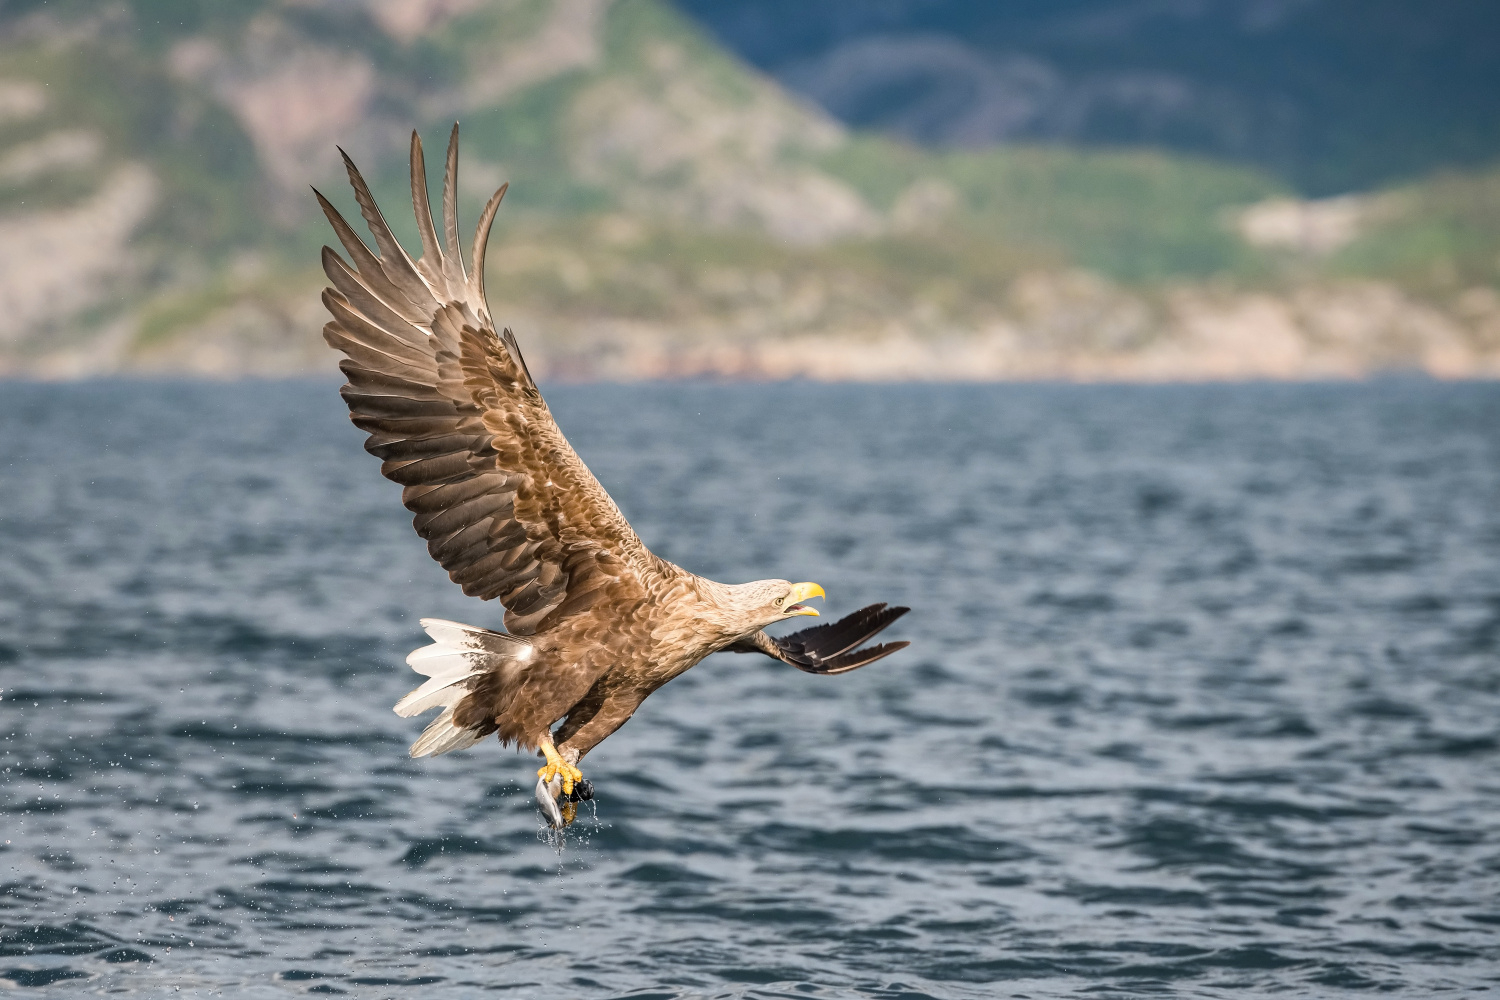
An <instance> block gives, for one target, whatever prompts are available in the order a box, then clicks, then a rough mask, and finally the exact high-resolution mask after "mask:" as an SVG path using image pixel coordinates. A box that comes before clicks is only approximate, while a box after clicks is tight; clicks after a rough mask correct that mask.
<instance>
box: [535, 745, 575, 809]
mask: <svg viewBox="0 0 1500 1000" xmlns="http://www.w3.org/2000/svg"><path fill="white" fill-rule="evenodd" d="M538 745H539V746H540V747H541V751H542V755H543V756H545V757H546V758H547V763H546V764H545V765H544V766H543V767H541V768H538V769H537V772H536V773H537V777H539V778H541V779H542V780H543V781H544V782H547V783H549V784H550V783H551V781H552V779H553V778H554V777H558V776H561V777H562V793H563V795H564V796H571V795H572V794H573V784H574V782H581V781H583V772H582V771H580V770H578V768H576V767H574V766H573V764H572V763H571V762H570V761H568V760H566V759H564V758H563V755H562V754H560V753H558V752H557V747H556V746H554V745H553V743H552V739H551V737H547V738H544V739H542V740H540V741H539V743H538Z"/></svg>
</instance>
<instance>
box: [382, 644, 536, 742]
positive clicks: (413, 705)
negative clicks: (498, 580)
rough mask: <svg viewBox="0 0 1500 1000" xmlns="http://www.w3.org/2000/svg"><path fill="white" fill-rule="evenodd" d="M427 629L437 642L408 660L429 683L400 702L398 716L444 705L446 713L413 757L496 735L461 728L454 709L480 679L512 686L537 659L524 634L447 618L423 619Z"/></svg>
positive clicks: (482, 728)
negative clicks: (507, 632)
mask: <svg viewBox="0 0 1500 1000" xmlns="http://www.w3.org/2000/svg"><path fill="white" fill-rule="evenodd" d="M422 628H424V629H426V631H427V634H428V635H430V636H432V638H433V639H434V640H435V641H434V642H433V643H432V645H430V646H423V647H422V648H421V649H417V650H414V651H412V653H411V655H409V656H408V657H407V658H406V662H407V663H408V664H410V665H411V668H412V669H413V670H415V671H416V672H417V673H419V674H424V675H426V677H427V681H426V683H424V684H423V685H422V686H421V687H419V688H417V689H416V690H415V691H412V692H411V693H410V694H408V695H407V696H406V697H405V698H402V699H401V700H400V701H398V702H396V706H395V712H396V714H397V715H401V716H412V715H419V714H421V713H422V712H425V711H427V710H428V709H432V708H437V707H438V706H442V708H443V712H442V714H441V715H439V716H438V717H437V718H436V719H434V720H432V723H431V725H429V726H428V727H427V728H426V729H425V730H423V731H422V735H421V736H420V737H418V738H417V741H416V742H415V743H413V744H412V745H411V755H412V756H413V757H431V756H436V755H438V754H442V753H448V752H449V751H450V750H462V749H464V748H465V747H470V746H473V745H474V744H475V743H478V742H479V741H480V740H481V739H483V738H484V737H486V736H488V735H489V734H490V733H491V732H494V727H493V726H487V727H486V726H480V727H467V726H460V725H458V724H457V723H456V722H455V721H454V717H453V710H454V707H455V706H456V705H457V704H458V703H459V702H460V701H462V700H463V698H464V697H465V696H466V695H467V694H468V693H469V691H470V690H471V689H472V687H473V685H474V683H475V682H476V681H477V680H478V679H479V678H480V677H484V676H487V675H492V674H493V675H498V677H497V679H498V680H499V682H500V683H501V685H503V686H509V683H511V682H513V681H514V680H515V679H516V678H517V676H518V675H519V673H520V671H521V668H522V667H523V666H524V665H525V664H526V662H527V661H528V660H530V659H531V643H529V642H527V641H526V640H525V639H523V638H521V637H520V636H515V635H508V634H506V633H504V632H493V631H491V630H489V629H485V628H479V627H477V626H474V625H464V624H461V623H460V622H450V621H444V620H443V619H441V618H423V619H422Z"/></svg>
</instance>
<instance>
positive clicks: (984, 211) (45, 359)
mask: <svg viewBox="0 0 1500 1000" xmlns="http://www.w3.org/2000/svg"><path fill="white" fill-rule="evenodd" d="M882 2H883V0H882ZM869 6H870V8H871V9H876V8H879V7H880V4H875V3H872V4H870V5H869ZM895 6H899V4H898V5H895ZM861 9H862V8H861ZM892 9H895V7H892ZM454 120H461V122H462V126H463V146H462V150H463V152H462V157H461V164H460V178H461V188H462V197H461V199H460V208H461V215H462V217H463V218H464V219H465V220H467V221H466V223H465V224H466V225H472V224H473V221H474V219H475V217H476V215H477V211H478V206H479V204H480V203H481V202H482V200H483V199H484V198H485V197H487V196H488V194H489V193H490V192H491V191H492V190H494V188H496V187H497V186H498V185H499V184H500V183H501V182H502V181H509V182H510V184H511V189H510V194H509V195H508V196H507V200H506V205H505V208H504V209H503V210H502V212H501V214H500V217H499V221H498V223H497V226H496V230H495V235H494V239H493V244H492V251H491V253H490V256H489V261H488V263H489V273H488V287H489V289H490V297H491V302H492V304H493V306H494V309H495V312H496V315H498V316H501V317H504V318H505V319H506V321H507V322H509V323H510V324H511V325H512V326H514V327H515V329H516V332H517V334H518V335H519V336H520V338H521V340H522V342H523V344H525V345H526V347H527V350H528V360H529V361H530V362H531V364H532V368H533V370H536V371H538V373H539V374H542V375H543V376H544V377H577V378H596V377H607V378H638V377H663V376H675V375H693V374H719V375H743V376H749V377H790V376H799V375H800V376H809V377H817V378H1002V377H1009V378H1035V377H1045V378H1056V377H1077V378H1222V377H1258V376H1270V377H1309V376H1327V375H1358V374H1362V373H1365V372H1370V371H1378V370H1387V369H1417V370H1426V371H1431V372H1434V373H1438V374H1446V375H1465V374H1482V373H1486V372H1489V373H1497V372H1500V293H1497V291H1496V289H1497V288H1500V173H1496V172H1494V171H1489V172H1486V171H1484V170H1476V171H1470V172H1450V173H1443V174H1438V175H1434V176H1432V177H1429V178H1425V179H1423V180H1421V181H1418V182H1413V183H1409V184H1406V185H1404V186H1398V187H1392V188H1382V189H1377V190H1373V191H1369V192H1363V193H1359V194H1354V195H1346V196H1340V197H1335V198H1325V199H1320V200H1319V199H1315V200H1304V199H1301V198H1299V197H1297V196H1296V195H1295V193H1294V192H1295V189H1294V188H1293V187H1292V186H1290V185H1288V184H1287V183H1285V182H1284V181H1282V180H1280V179H1278V178H1277V177H1276V176H1275V175H1273V174H1271V173H1269V172H1267V171H1264V170H1261V169H1258V168H1256V167H1253V166H1245V165H1234V164H1230V163H1226V162H1223V161H1216V160H1210V159H1202V158H1196V157H1192V156H1185V155H1177V154H1168V153H1163V152H1152V151H1092V152H1090V151H1081V150H1077V149H1069V148H1064V147H1060V146H1041V145H1034V146H1004V147H1000V148H985V149H974V150H957V151H945V152H934V151H929V150H925V149H923V148H921V147H920V146H917V145H912V144H909V143H906V142H904V141H901V140H899V139H893V138H889V137H882V136H880V135H874V134H865V133H858V132H854V133H851V132H849V131H848V130H847V129H846V128H845V127H844V126H843V125H842V124H840V123H839V122H838V121H836V120H835V119H833V118H831V117H830V116H828V115H827V114H826V113H825V112H823V111H821V110H819V109H818V108H817V107H816V106H814V105H811V104H808V103H805V102H804V101H802V100H800V99H798V98H796V97H794V96H791V95H790V94H789V93H788V92H787V91H786V90H784V89H783V88H782V87H781V86H780V85H779V84H778V83H777V82H776V81H775V80H773V79H772V78H770V77H768V76H765V75H763V74H761V73H759V72H757V71H755V70H754V69H753V68H752V67H750V66H748V65H746V64H745V63H744V62H742V61H741V60H740V59H739V58H737V57H735V56H734V55H732V54H730V53H728V52H727V51H725V50H724V48H723V47H722V46H720V45H719V44H718V43H717V42H716V41H714V40H713V38H712V37H711V36H710V35H709V34H708V33H707V32H706V31H704V30H703V29H701V28H700V27H699V26H698V25H697V24H696V23H695V22H694V21H692V20H691V19H690V18H688V17H686V16H685V15H683V14H682V13H681V12H680V11H679V10H677V9H676V8H675V7H673V6H671V5H670V4H668V3H667V2H666V0H617V2H614V3H610V2H609V0H238V2H236V3H233V4H225V3H222V2H219V0H113V2H109V0H106V2H100V0H52V2H40V0H29V2H28V0H12V2H11V3H10V4H9V5H7V6H4V7H0V372H10V373H14V374H27V375H42V376H68V375H82V374H92V373H100V372H111V371H177V372H198V373H205V374H214V375H234V374H242V373H286V372H301V371H324V372H330V373H331V372H332V371H333V368H334V360H335V359H334V356H333V355H332V352H330V351H328V350H327V349H326V348H325V347H323V345H322V344H321V340H320V338H319V336H318V330H319V329H320V328H321V325H322V322H323V315H322V308H321V306H320V304H319V302H318V292H319V290H320V289H321V287H322V285H323V279H322V276H321V273H320V271H319V269H318V267H317V258H318V248H319V246H320V245H321V244H323V243H324V242H328V241H330V237H331V234H330V233H329V231H328V228H327V225H326V223H325V222H324V221H323V219H322V218H321V215H320V213H319V212H318V211H317V208H316V205H315V203H314V202H313V200H312V198H311V196H310V193H309V192H308V190H307V186H308V185H309V184H316V185H318V186H319V187H320V189H322V190H323V191H324V192H325V193H327V194H328V195H329V196H330V197H331V198H332V199H333V200H334V202H335V203H336V204H338V205H339V206H340V207H341V208H343V209H344V210H345V211H346V214H348V215H349V216H350V217H351V218H353V217H356V216H357V212H356V211H355V208H354V205H353V202H352V199H351V198H350V197H349V196H348V195H347V194H346V191H347V186H346V185H345V184H344V182H343V180H342V176H341V175H342V169H341V166H340V162H339V158H338V153H337V150H336V149H335V143H337V144H340V145H342V146H343V147H344V148H345V149H347V150H348V151H349V152H350V154H351V155H352V156H353V157H354V158H355V160H356V161H357V162H359V164H360V165H361V167H362V168H363V169H364V170H365V171H366V174H367V176H369V177H370V179H371V182H372V186H373V188H374V190H375V193H376V195H377V197H378V198H380V200H381V202H382V204H383V205H384V206H385V208H386V210H387V212H388V213H389V214H390V217H391V221H392V224H393V225H394V226H395V227H396V229H397V231H398V235H401V236H402V237H403V238H405V239H406V241H407V245H408V246H415V245H416V240H415V229H414V226H413V225H412V223H411V221H410V213H409V211H408V210H407V209H406V208H404V207H403V205H405V204H407V203H409V184H408V179H407V177H406V172H405V159H406V151H407V146H408V142H409V136H410V130H411V129H412V128H413V127H417V128H419V129H420V130H421V132H422V134H423V136H424V137H425V138H426V140H427V143H428V147H429V156H428V160H429V163H437V162H440V160H441V153H440V150H441V146H442V143H443V142H444V141H445V139H446V136H447V131H448V127H449V126H450V125H451V123H452V122H453V121H454Z"/></svg>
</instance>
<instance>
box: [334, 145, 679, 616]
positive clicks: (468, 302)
mask: <svg viewBox="0 0 1500 1000" xmlns="http://www.w3.org/2000/svg"><path fill="white" fill-rule="evenodd" d="M340 152H341V153H342V152H343V151H342V150H340ZM344 166H345V168H346V169H347V170H348V173H349V182H350V184H351V185H352V186H353V188H354V195H355V198H356V200H358V202H359V208H360V213H361V214H362V215H363V216H364V219H365V223H366V224H367V225H368V226H369V228H370V232H371V234H372V235H373V236H374V237H375V245H376V248H377V249H378V251H379V252H378V253H376V252H374V251H371V250H370V248H369V247H368V246H366V245H365V243H364V241H363V240H361V239H360V237H359V236H358V235H356V234H355V232H354V230H353V229H351V228H350V227H349V224H348V223H347V222H345V221H344V219H343V217H342V216H341V215H340V214H339V213H338V211H337V210H336V209H334V207H333V206H332V205H330V204H329V203H328V200H327V199H326V198H324V197H323V195H322V194H319V193H317V192H316V191H315V192H314V193H315V194H317V196H318V202H319V204H321V205H322V206H323V211H324V213H325V214H326V215H327V216H328V221H329V222H331V223H332V224H333V228H334V231H335V232H336V233H337V234H338V238H339V241H340V242H341V243H342V244H343V245H344V249H345V250H346V251H348V253H349V257H350V259H351V260H352V262H353V266H352V267H351V266H350V265H349V264H346V263H345V262H344V260H343V259H342V258H341V257H340V256H339V255H338V254H337V253H335V252H334V251H333V250H332V249H331V248H329V247H324V248H323V270H324V271H325V272H326V273H327V275H328V280H329V281H331V282H332V283H333V287H332V288H328V289H325V290H324V292H323V303H324V305H326V306H327V307H328V310H329V312H330V313H332V314H333V319H332V321H331V322H329V323H328V324H327V325H326V326H325V327H324V328H323V337H324V339H325V340H327V341H328V343H329V344H330V345H331V346H332V347H334V348H336V349H338V350H340V351H343V352H344V353H345V354H346V355H348V358H347V360H344V361H342V362H340V363H339V368H340V369H341V370H342V371H343V372H344V374H345V375H346V376H347V377H348V379H349V383H348V384H347V385H345V386H344V387H343V389H342V390H341V393H342V395H343V397H344V400H345V401H346V402H347V403H348V404H349V413H350V417H351V419H353V421H354V423H355V425H356V426H358V427H359V428H360V429H362V430H365V431H368V432H369V434H370V437H369V440H368V441H366V442H365V449H366V450H367V451H369V452H371V453H372V454H374V455H376V456H378V457H379V458H381V459H382V460H383V463H384V464H382V465H381V472H383V473H384V474H385V475H386V477H387V478H389V479H392V480H394V481H396V482H398V483H400V484H401V485H402V486H403V487H405V489H404V490H403V491H402V494H401V500H402V503H404V504H405V505H406V507H407V509H408V510H410V511H411V512H412V513H413V514H415V515H416V517H415V519H414V521H413V524H414V525H415V527H416V529H417V533H418V534H419V535H421V536H422V537H423V538H425V539H426V540H427V550H428V551H429V552H431V553H432V557H433V558H434V559H436V560H437V561H438V562H439V563H441V564H442V566H443V568H444V569H446V570H447V571H448V575H449V576H450V577H451V578H452V579H453V582H454V583H457V584H459V585H460V586H461V587H463V590H464V593H465V594H468V595H470V596H473V597H479V598H483V599H486V600H487V599H489V598H498V599H499V601H500V603H501V604H503V605H504V606H505V626H506V628H507V629H509V630H510V631H511V632H513V633H515V634H517V635H530V634H533V633H535V632H537V631H538V630H541V629H545V628H548V627H549V626H551V625H552V624H553V623H555V622H557V621H559V620H561V619H562V618H564V617H566V616H568V615H571V614H574V613H576V612H579V611H582V610H584V609H586V608H588V607H590V606H591V605H592V604H594V603H595V602H596V601H597V600H599V599H600V597H601V596H603V595H604V593H605V592H606V590H608V591H609V592H610V593H612V594H613V595H614V596H616V597H619V596H624V595H623V594H622V592H621V591H622V588H623V589H624V590H625V591H631V592H635V593H642V592H643V580H642V579H641V577H642V576H643V574H644V572H645V571H646V570H647V568H648V567H650V566H653V565H655V563H656V559H655V557H654V556H652V555H651V553H650V552H649V551H648V550H647V549H646V547H645V546H644V545H643V544H642V543H641V541H640V539H639V538H637V537H636V535H635V532H634V531H632V530H631V528H630V525H629V524H628V523H627V522H626V521H625V518H624V516H623V515H621V513H620V511H619V508H617V507H616V506H615V504H614V501H613V500H611V499H610V497H609V494H607V493H605V491H604V488H603V487H602V486H600V485H599V482H598V480H596V479H595V478H594V476H593V473H591V472H590V471H589V470H588V467H587V466H585V465H584V464H583V461H582V460H581V459H580V458H579V457H578V455H577V453H576V452H574V451H573V448H572V446H571V445H569V444H568V442H567V439H566V438H564V437H563V434H562V431H561V430H559V429H558V426H557V424H556V423H555V422H554V421H553V419H552V414H551V412H550V411H549V410H548V409H547V404H546V402H544V401H543V399H542V396H541V393H540V392H538V391H537V387H536V383H535V382H533V381H532V379H531V373H530V372H529V371H527V369H526V362H525V361H524V360H523V359H522V357H521V351H520V348H519V347H518V346H517V344H516V339H515V336H514V335H513V334H512V333H511V332H510V330H505V332H504V333H497V332H496V330H495V325H494V323H493V321H492V320H491V318H490V313H489V307H488V305H487V304H486V302H485V297H484V253H485V244H486V241H487V240H488V237H489V230H490V225H491V223H492V222H493V221H494V218H495V211H496V210H497V209H498V208H499V207H500V199H501V198H502V197H504V195H505V188H504V187H501V188H500V190H499V191H496V192H495V194H494V196H493V197H491V198H490V200H489V202H488V203H487V204H486V205H485V206H484V212H483V213H482V215H481V217H480V220H479V226H478V228H477V229H476V231H475V233H474V249H473V254H472V261H473V271H472V272H466V271H465V268H464V260H463V254H462V252H461V250H460V249H459V244H458V217H457V210H456V204H455V203H456V201H457V193H458V192H457V187H458V126H457V125H455V126H454V127H453V135H452V137H451V139H450V140H449V143H448V160H447V169H446V171H445V172H444V176H443V242H442V244H441V245H439V242H438V235H437V232H436V231H435V230H434V228H433V220H432V209H431V206H430V205H429V203H428V200H427V175H426V168H425V167H424V165H423V159H422V143H421V140H420V139H419V138H418V136H417V134H416V133H415V132H413V133H412V137H411V193H412V202H413V205H414V206H415V209H416V215H417V230H418V232H419V233H420V236H421V240H422V256H421V257H420V258H419V259H418V260H415V261H414V260H412V259H411V257H410V256H409V255H408V254H407V252H406V251H405V250H404V249H403V248H402V247H401V245H400V244H399V243H398V242H397V241H396V238H395V236H393V235H392V234H391V230H390V227H388V226H387V225H386V222H385V219H384V218H383V217H382V216H381V214H380V209H378V208H377V207H376V206H375V200H374V198H372V197H371V195H370V189H369V187H368V186H367V185H366V184H365V181H364V178H363V177H361V176H360V174H359V171H358V170H357V169H355V166H354V164H353V162H351V161H350V159H349V157H348V155H347V154H345V155H344Z"/></svg>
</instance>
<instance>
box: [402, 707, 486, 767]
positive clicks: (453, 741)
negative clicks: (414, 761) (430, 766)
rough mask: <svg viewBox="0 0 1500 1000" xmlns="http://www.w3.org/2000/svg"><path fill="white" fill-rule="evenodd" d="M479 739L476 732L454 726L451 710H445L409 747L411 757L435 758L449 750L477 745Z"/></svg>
mask: <svg viewBox="0 0 1500 1000" xmlns="http://www.w3.org/2000/svg"><path fill="white" fill-rule="evenodd" d="M481 738H482V737H481V736H480V734H479V731H478V730H475V729H460V728H459V727H458V726H456V725H454V724H453V709H452V708H445V709H443V714H442V715H439V716H438V717H437V718H436V719H433V720H432V724H431V725H429V726H428V727H427V728H426V729H424V730H422V735H421V736H418V737H417V742H415V743H413V744H412V745H411V755H412V756H413V757H436V756H437V755H438V754H440V753H447V752H448V751H449V750H464V749H466V748H468V747H471V746H473V745H474V744H475V743H478V742H479V741H480V739H481Z"/></svg>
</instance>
